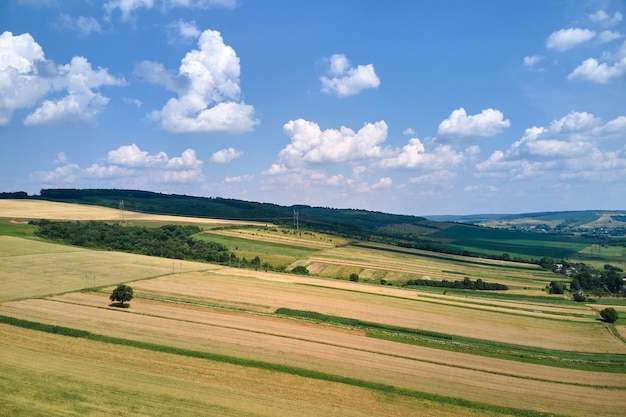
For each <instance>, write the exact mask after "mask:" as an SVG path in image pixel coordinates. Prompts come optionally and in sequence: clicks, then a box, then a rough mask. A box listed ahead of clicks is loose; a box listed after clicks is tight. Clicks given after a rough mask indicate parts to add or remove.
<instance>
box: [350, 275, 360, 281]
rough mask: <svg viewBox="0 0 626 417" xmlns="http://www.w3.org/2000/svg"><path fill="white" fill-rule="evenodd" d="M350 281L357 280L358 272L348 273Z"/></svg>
mask: <svg viewBox="0 0 626 417" xmlns="http://www.w3.org/2000/svg"><path fill="white" fill-rule="evenodd" d="M350 281H352V282H358V281H359V275H358V274H350Z"/></svg>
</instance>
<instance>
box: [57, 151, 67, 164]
mask: <svg viewBox="0 0 626 417" xmlns="http://www.w3.org/2000/svg"><path fill="white" fill-rule="evenodd" d="M54 163H55V164H65V163H67V155H65V152H59V153H58V154H57V157H56V159H55V160H54Z"/></svg>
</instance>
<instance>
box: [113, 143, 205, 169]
mask: <svg viewBox="0 0 626 417" xmlns="http://www.w3.org/2000/svg"><path fill="white" fill-rule="evenodd" d="M106 162H107V163H108V164H111V165H117V166H122V167H132V168H159V169H168V170H187V169H199V168H200V167H201V166H202V161H200V160H199V159H197V158H196V152H195V151H194V150H193V149H186V150H185V151H184V152H183V153H182V154H181V156H179V157H173V158H169V157H168V156H167V154H166V153H165V152H158V153H156V154H154V155H150V154H149V153H148V152H146V151H142V150H141V149H139V147H138V146H137V145H135V144H134V143H133V144H132V145H124V146H120V147H119V148H117V149H115V150H112V151H110V152H109V153H108V154H107V158H106Z"/></svg>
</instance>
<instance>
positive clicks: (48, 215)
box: [0, 199, 261, 226]
mask: <svg viewBox="0 0 626 417" xmlns="http://www.w3.org/2000/svg"><path fill="white" fill-rule="evenodd" d="M0 217H2V218H6V219H11V220H14V221H19V220H31V219H34V220H39V219H49V220H73V221H76V220H78V221H85V220H102V221H120V219H121V218H123V220H124V221H129V222H133V221H156V222H164V223H193V224H205V225H223V226H227V225H246V224H255V225H257V224H258V225H261V223H255V222H242V221H236V220H219V219H204V218H194V217H181V216H165V215H158V214H147V213H137V212H132V211H124V212H123V215H121V214H120V211H119V210H116V209H112V208H106V207H100V206H90V205H85V204H71V203H56V202H52V201H40V200H2V199H0Z"/></svg>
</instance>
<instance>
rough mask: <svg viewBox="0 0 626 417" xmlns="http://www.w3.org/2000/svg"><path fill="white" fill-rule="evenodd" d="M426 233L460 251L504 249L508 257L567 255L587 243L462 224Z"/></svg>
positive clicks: (560, 237) (481, 251)
mask: <svg viewBox="0 0 626 417" xmlns="http://www.w3.org/2000/svg"><path fill="white" fill-rule="evenodd" d="M429 237H433V238H438V239H444V240H445V241H446V243H447V244H448V245H451V246H452V247H455V248H457V249H458V250H459V251H468V252H470V253H485V254H491V255H501V254H503V253H507V254H509V255H510V257H511V258H514V257H520V258H522V259H540V258H542V257H544V256H548V257H551V258H553V259H566V258H569V257H570V256H572V255H574V254H575V253H577V252H578V251H580V250H582V249H583V248H585V247H587V246H588V245H589V244H588V243H586V242H582V241H580V240H578V239H576V238H572V237H568V236H562V235H548V234H545V235H542V234H538V233H532V234H531V233H524V232H511V231H509V230H503V229H489V228H484V227H478V226H468V225H462V224H459V225H455V226H452V227H449V228H447V229H444V230H442V231H440V232H437V233H434V234H430V235H429Z"/></svg>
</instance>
